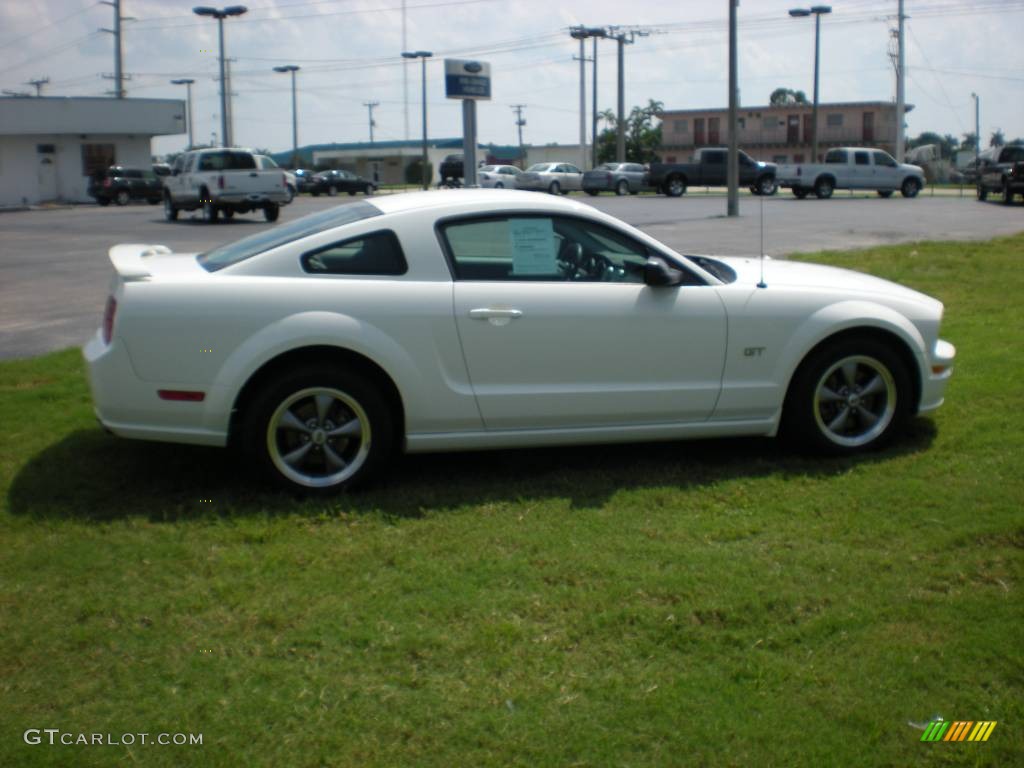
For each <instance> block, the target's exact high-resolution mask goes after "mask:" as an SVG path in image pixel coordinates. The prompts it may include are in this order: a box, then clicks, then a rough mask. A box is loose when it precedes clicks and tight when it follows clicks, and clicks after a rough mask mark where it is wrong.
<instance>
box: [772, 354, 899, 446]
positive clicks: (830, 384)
mask: <svg viewBox="0 0 1024 768" xmlns="http://www.w3.org/2000/svg"><path fill="white" fill-rule="evenodd" d="M911 397H912V387H911V383H910V373H909V371H908V370H907V368H906V365H905V364H904V363H903V360H902V358H901V357H900V355H899V354H898V353H897V352H896V351H895V349H894V348H893V346H892V345H890V344H886V343H885V342H883V341H880V340H878V339H876V338H872V337H867V336H865V337H860V336H845V337H841V338H839V339H837V340H836V341H834V342H825V343H824V344H822V345H821V346H819V347H818V348H817V349H815V350H814V351H812V352H811V354H810V355H808V356H807V358H806V359H805V360H804V361H803V362H802V363H801V364H800V367H799V368H798V369H797V371H796V373H795V374H794V375H793V379H792V381H791V382H790V385H789V391H788V392H787V393H786V401H785V405H784V406H783V409H782V434H783V435H784V436H785V437H786V438H787V439H789V440H792V441H794V442H795V443H796V444H798V445H799V446H800V447H801V448H804V449H806V450H808V451H809V452H812V453H817V454H821V453H827V454H832V455H845V454H852V453H857V452H859V451H864V450H873V449H877V448H881V447H883V446H884V445H886V444H887V443H888V442H889V441H891V440H892V438H893V437H894V436H895V435H897V434H899V433H900V432H901V431H902V430H903V428H904V426H905V425H906V422H907V420H908V419H909V418H910V414H911V406H912V404H911ZM844 413H845V416H844Z"/></svg>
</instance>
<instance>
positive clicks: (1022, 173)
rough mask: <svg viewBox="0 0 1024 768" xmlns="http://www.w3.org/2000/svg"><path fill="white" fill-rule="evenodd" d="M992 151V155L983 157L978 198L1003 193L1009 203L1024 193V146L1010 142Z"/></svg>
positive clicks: (1005, 200)
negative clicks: (1014, 197)
mask: <svg viewBox="0 0 1024 768" xmlns="http://www.w3.org/2000/svg"><path fill="white" fill-rule="evenodd" d="M990 151H991V152H992V154H991V156H989V157H987V158H986V157H985V156H984V155H983V156H982V158H981V166H980V171H979V173H978V199H979V200H984V199H985V198H987V197H988V196H989V194H990V193H991V194H996V195H1002V196H1003V202H1004V203H1005V204H1006V205H1009V204H1010V203H1012V202H1013V196H1014V195H1024V146H1021V145H1018V144H1008V145H1006V146H1005V147H1000V148H999V149H996V150H990Z"/></svg>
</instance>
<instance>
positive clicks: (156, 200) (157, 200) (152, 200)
mask: <svg viewBox="0 0 1024 768" xmlns="http://www.w3.org/2000/svg"><path fill="white" fill-rule="evenodd" d="M146 202H147V203H149V204H150V205H160V198H159V197H150V198H147V199H146Z"/></svg>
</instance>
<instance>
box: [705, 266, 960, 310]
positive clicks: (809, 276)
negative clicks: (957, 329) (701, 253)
mask: <svg viewBox="0 0 1024 768" xmlns="http://www.w3.org/2000/svg"><path fill="white" fill-rule="evenodd" d="M714 258H716V259H717V260H718V261H721V262H723V263H724V264H727V265H729V266H730V267H732V269H734V270H735V271H736V282H737V284H739V285H757V283H759V282H760V281H761V264H760V260H759V259H756V258H751V259H743V258H719V257H714ZM764 281H765V284H767V285H768V287H769V288H773V287H788V288H805V289H819V290H821V291H822V292H823V293H824V292H828V293H831V294H834V293H836V292H842V293H849V294H851V297H865V296H873V297H876V298H881V297H885V298H891V299H897V300H901V301H912V302H924V303H929V304H936V305H939V306H941V304H940V303H939V302H938V301H936V300H935V299H933V298H931V297H930V296H927V295H925V294H923V293H920V292H918V291H915V290H913V289H912V288H906V287H905V286H902V285H899V284H898V283H894V282H891V281H889V280H883V279H882V278H880V277H874V276H872V275H866V274H864V273H863V272H855V271H853V270H850V269H840V268H838V267H827V266H824V265H822V264H808V263H806V262H802V261H788V260H778V259H765V262H764Z"/></svg>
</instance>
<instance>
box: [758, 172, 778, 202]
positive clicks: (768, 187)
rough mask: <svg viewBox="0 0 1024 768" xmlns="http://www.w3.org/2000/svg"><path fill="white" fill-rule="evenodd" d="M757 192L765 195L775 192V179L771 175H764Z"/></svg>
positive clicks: (759, 180)
mask: <svg viewBox="0 0 1024 768" xmlns="http://www.w3.org/2000/svg"><path fill="white" fill-rule="evenodd" d="M757 194H759V195H764V196H765V197H767V196H769V195H774V194H775V179H773V178H772V177H771V176H762V177H761V178H760V179H758V182H757Z"/></svg>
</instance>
